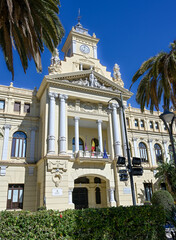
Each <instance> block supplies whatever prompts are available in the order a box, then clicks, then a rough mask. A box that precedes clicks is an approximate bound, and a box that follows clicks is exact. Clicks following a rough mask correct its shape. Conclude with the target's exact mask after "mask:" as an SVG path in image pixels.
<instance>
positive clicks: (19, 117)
mask: <svg viewBox="0 0 176 240" xmlns="http://www.w3.org/2000/svg"><path fill="white" fill-rule="evenodd" d="M0 117H1V118H6V119H7V118H11V119H16V120H26V121H39V119H40V117H34V116H21V115H14V114H10V113H0Z"/></svg>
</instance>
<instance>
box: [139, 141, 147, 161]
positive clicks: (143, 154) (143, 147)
mask: <svg viewBox="0 0 176 240" xmlns="http://www.w3.org/2000/svg"><path fill="white" fill-rule="evenodd" d="M139 152H140V158H141V161H142V162H148V154H147V147H146V145H145V143H143V142H140V143H139Z"/></svg>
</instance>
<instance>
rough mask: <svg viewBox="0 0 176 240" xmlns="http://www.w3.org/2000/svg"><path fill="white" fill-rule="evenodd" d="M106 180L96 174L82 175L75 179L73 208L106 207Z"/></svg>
mask: <svg viewBox="0 0 176 240" xmlns="http://www.w3.org/2000/svg"><path fill="white" fill-rule="evenodd" d="M106 184H107V181H106V180H104V179H103V178H100V177H98V176H83V177H79V178H77V179H75V181H74V189H73V203H74V204H75V209H82V208H102V207H107V202H108V199H107V198H108V196H107V190H106V189H107V186H106Z"/></svg>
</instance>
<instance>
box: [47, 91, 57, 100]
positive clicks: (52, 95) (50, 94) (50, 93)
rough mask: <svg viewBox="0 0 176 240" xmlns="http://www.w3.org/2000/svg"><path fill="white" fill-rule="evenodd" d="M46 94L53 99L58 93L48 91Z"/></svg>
mask: <svg viewBox="0 0 176 240" xmlns="http://www.w3.org/2000/svg"><path fill="white" fill-rule="evenodd" d="M48 96H49V98H50V99H54V98H56V97H58V94H57V93H54V92H49V93H48Z"/></svg>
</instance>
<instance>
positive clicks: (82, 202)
mask: <svg viewBox="0 0 176 240" xmlns="http://www.w3.org/2000/svg"><path fill="white" fill-rule="evenodd" d="M73 203H74V204H75V209H82V208H88V191H87V188H84V187H83V188H74V189H73Z"/></svg>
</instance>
